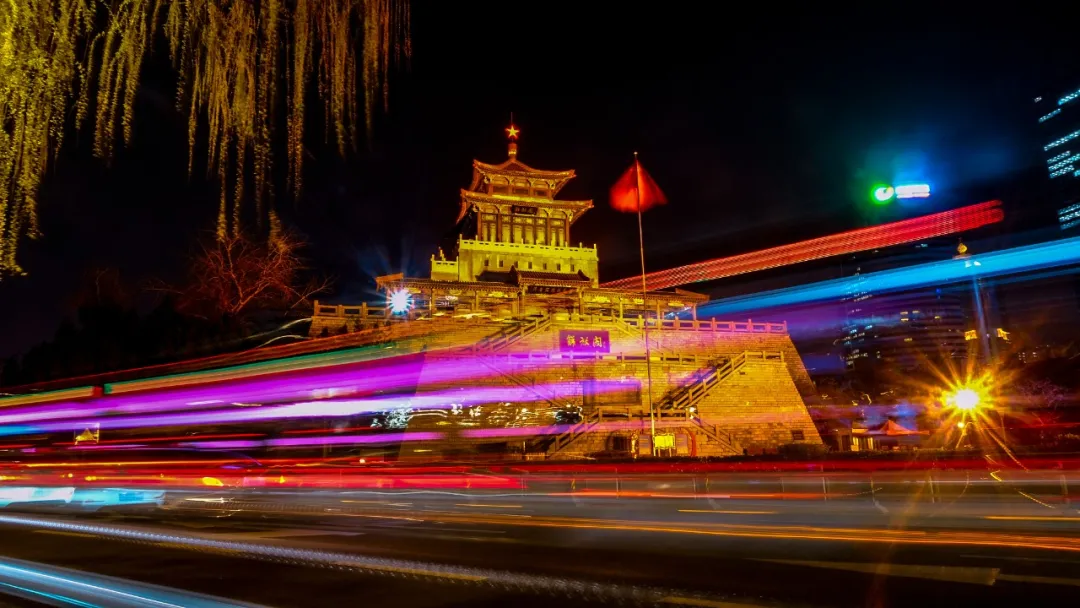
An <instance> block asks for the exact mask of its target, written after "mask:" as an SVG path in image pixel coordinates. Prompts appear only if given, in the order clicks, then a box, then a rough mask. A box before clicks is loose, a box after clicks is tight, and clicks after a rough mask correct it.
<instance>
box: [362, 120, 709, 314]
mask: <svg viewBox="0 0 1080 608" xmlns="http://www.w3.org/2000/svg"><path fill="white" fill-rule="evenodd" d="M506 132H507V137H508V140H509V141H508V146H507V148H508V149H507V159H506V160H505V161H503V162H501V163H499V164H489V163H484V162H481V161H479V160H474V161H473V178H472V183H471V184H470V185H469V187H468V188H464V189H462V190H461V192H460V197H461V198H460V206H459V209H458V215H457V220H456V225H457V235H458V236H457V240H456V242H455V243H454V244H453V246H452V247H451V248H450V251H449V252H444V251H443V250H440V251H439V253H438V254H437V255H433V256H432V257H431V273H430V275H429V276H428V277H424V278H419V277H416V278H413V277H405V276H402V275H400V274H395V275H389V276H382V277H378V278H377V279H376V283H377V284H378V286H379V288H380V289H381V290H383V291H385V292H386V293H387V294H388V296H389V294H392V293H395V292H401V291H407V292H408V294H409V302H410V311H411V312H410V314H413V315H417V314H424V312H425V311H426V312H427V313H428V314H435V313H438V312H443V313H464V314H490V315H494V316H497V317H514V316H529V315H545V314H573V313H577V314H589V313H597V314H608V315H614V316H619V317H622V316H625V315H627V314H632V315H638V316H643V317H660V316H663V315H664V314H665V313H671V312H683V311H686V310H691V311H692V312H693V311H695V310H696V306H697V304H699V303H701V302H704V301H706V300H707V299H708V298H707V297H706V296H705V295H703V294H696V293H691V292H687V291H682V290H667V291H656V292H650V293H648V294H645V295H644V296H643V295H642V293H641V291H639V290H632V289H612V288H601V287H600V286H599V284H600V281H599V276H598V274H599V273H598V256H597V250H596V245H584V244H582V243H581V242H578V243H574V241H573V239H572V237H571V227H572V226H573V225H574V223H575V222H576V221H577V220H578V219H579V218H581V216H582V215H584V213H585V212H586V211H588V210H589V209H592V207H593V202H592V201H591V200H565V199H560V198H558V194H559V192H560V191H561V190H562V189H563V187H565V186H566V184H567V183H568V182H569V181H570V180H571V179H573V178H574V171H573V170H572V169H567V170H556V171H552V170H545V169H535V168H533V167H530V166H529V165H527V164H525V163H524V162H522V161H521V160H519V159H518V137H519V135H520V130H519V129H518V128H517V127H516V126H515V125H513V124H511V125H510V127H509V128H507V129H506Z"/></svg>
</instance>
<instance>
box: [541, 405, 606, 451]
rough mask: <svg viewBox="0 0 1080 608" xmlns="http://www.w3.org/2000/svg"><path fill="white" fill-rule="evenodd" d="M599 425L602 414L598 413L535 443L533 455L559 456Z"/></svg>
mask: <svg viewBox="0 0 1080 608" xmlns="http://www.w3.org/2000/svg"><path fill="white" fill-rule="evenodd" d="M598 424H600V412H599V411H596V412H593V413H592V414H589V415H588V416H586V417H585V418H582V420H581V422H578V423H576V424H574V425H572V426H571V427H570V428H568V429H566V430H565V431H563V432H562V433H559V434H558V435H548V436H546V437H540V438H539V439H537V440H535V441H533V442H532V445H531V446H529V447H530V450H531V451H532V452H533V453H536V452H546V453H547V454H549V455H550V454H557V453H559V452H561V451H562V450H565V449H566V448H568V447H569V446H570V444H572V443H574V442H575V441H577V440H578V439H581V438H582V437H584V436H585V435H586V434H587V433H588V432H589V431H591V430H593V429H594V428H595V427H596V425H598Z"/></svg>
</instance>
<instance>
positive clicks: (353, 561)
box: [0, 515, 722, 608]
mask: <svg viewBox="0 0 1080 608" xmlns="http://www.w3.org/2000/svg"><path fill="white" fill-rule="evenodd" d="M0 524H7V525H12V526H20V527H24V528H34V529H42V530H53V531H60V532H69V533H77V534H92V535H95V536H99V537H107V538H115V539H119V540H125V541H132V542H141V543H147V542H149V543H153V544H155V545H157V546H160V547H169V548H174V549H181V550H187V551H207V552H226V553H228V554H229V555H233V556H237V557H251V558H256V559H266V560H273V561H283V560H284V561H287V562H291V563H300V564H303V565H310V566H319V567H328V568H335V569H338V570H346V571H354V572H361V573H365V574H376V575H384V576H397V577H408V578H414V579H426V580H433V581H437V582H447V583H469V584H479V585H485V586H490V587H496V588H501V589H505V590H510V591H514V592H528V593H536V594H544V595H556V596H563V597H570V598H589V599H592V600H596V599H604V600H609V601H616V602H618V603H620V604H631V605H639V606H654V605H656V604H658V603H668V604H680V605H696V606H701V605H716V606H719V605H722V604H721V603H720V602H719V600H716V599H712V598H709V597H700V596H698V597H695V594H692V593H680V591H679V590H672V589H657V588H652V587H638V586H632V585H618V584H611V583H603V582H594V581H584V580H577V579H571V578H563V577H555V576H544V575H535V574H522V573H516V572H506V571H500V570H491V569H482V568H472V567H465V566H454V565H447V564H436V563H430V562H421V561H413V560H404V559H390V558H379V557H370V556H366V555H360V554H357V553H344V552H337V551H326V550H312V549H298V548H291V547H287V546H280V545H276V544H264V543H260V542H253V541H250V540H245V541H236V540H223V539H220V538H212V537H210V536H209V535H197V534H194V533H180V532H173V531H171V530H169V531H164V530H162V529H159V528H135V527H131V526H120V525H114V524H84V523H73V522H67V521H62V520H54V519H47V518H40V517H30V516H7V515H0ZM673 594H678V595H673ZM191 596H192V597H196V596H195V594H191ZM203 597H205V596H203ZM106 605H118V604H116V603H115V602H114V603H107V604H106ZM121 605H122V604H121ZM233 605H237V604H233ZM159 606H160V605H159ZM178 606H189V607H191V608H216V606H214V605H212V604H199V603H185V604H178ZM247 606H250V605H247Z"/></svg>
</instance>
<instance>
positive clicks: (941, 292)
mask: <svg viewBox="0 0 1080 608" xmlns="http://www.w3.org/2000/svg"><path fill="white" fill-rule="evenodd" d="M955 255H956V243H955V241H951V240H949V239H941V240H932V241H926V242H920V243H914V244H910V245H902V246H897V247H890V248H888V249H880V250H874V251H870V252H865V253H860V254H855V255H852V256H848V257H847V258H846V259H845V260H844V269H843V270H844V274H845V276H847V277H849V278H850V285H849V288H848V293H847V295H846V296H845V298H844V299H843V301H842V302H841V304H842V306H843V312H844V326H843V330H842V332H843V335H842V336H841V337H840V338H839V340H838V343H839V344H840V345H841V346H842V347H843V354H842V356H843V357H844V360H845V362H846V365H847V368H848V370H851V371H856V370H860V369H866V368H868V367H876V366H883V367H887V368H890V369H894V370H896V369H901V370H903V369H914V368H918V367H922V366H924V365H926V364H928V363H929V364H937V363H938V362H940V361H942V360H954V359H962V358H965V357H966V356H967V345H966V344H965V340H964V334H965V330H966V328H967V326H968V325H969V324H970V323H969V321H968V319H967V317H968V315H967V314H965V313H966V311H967V309H968V308H969V306H970V294H969V293H968V292H970V286H959V285H950V286H941V287H929V288H923V289H915V290H909V291H903V292H895V293H875V292H873V291H871V290H868V289H867V288H866V280H865V278H864V275H866V274H869V273H874V272H880V271H883V270H891V269H894V268H902V267H905V266H912V265H915V264H920V263H925V262H936V261H940V260H947V259H949V258H951V257H953V256H955Z"/></svg>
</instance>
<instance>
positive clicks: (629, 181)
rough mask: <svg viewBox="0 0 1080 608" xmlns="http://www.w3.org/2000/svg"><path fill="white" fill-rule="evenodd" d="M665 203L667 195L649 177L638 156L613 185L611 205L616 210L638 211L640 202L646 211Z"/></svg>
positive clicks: (642, 208) (642, 209)
mask: <svg viewBox="0 0 1080 608" xmlns="http://www.w3.org/2000/svg"><path fill="white" fill-rule="evenodd" d="M639 196H640V198H639ZM665 203H667V197H666V196H664V193H663V192H662V191H661V190H660V186H657V185H656V182H654V181H653V179H652V178H651V177H649V174H648V173H647V172H646V171H645V168H644V167H642V166H641V163H639V162H638V160H637V159H636V158H635V159H634V164H632V165H630V168H629V169H627V170H626V173H623V174H622V177H620V178H619V181H617V182H615V185H614V186H612V187H611V206H612V207H613V208H614V209H615V210H616V211H625V212H626V213H637V212H638V205H639V204H640V205H641V211H645V210H646V209H649V208H650V207H654V206H656V205H663V204H665Z"/></svg>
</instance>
